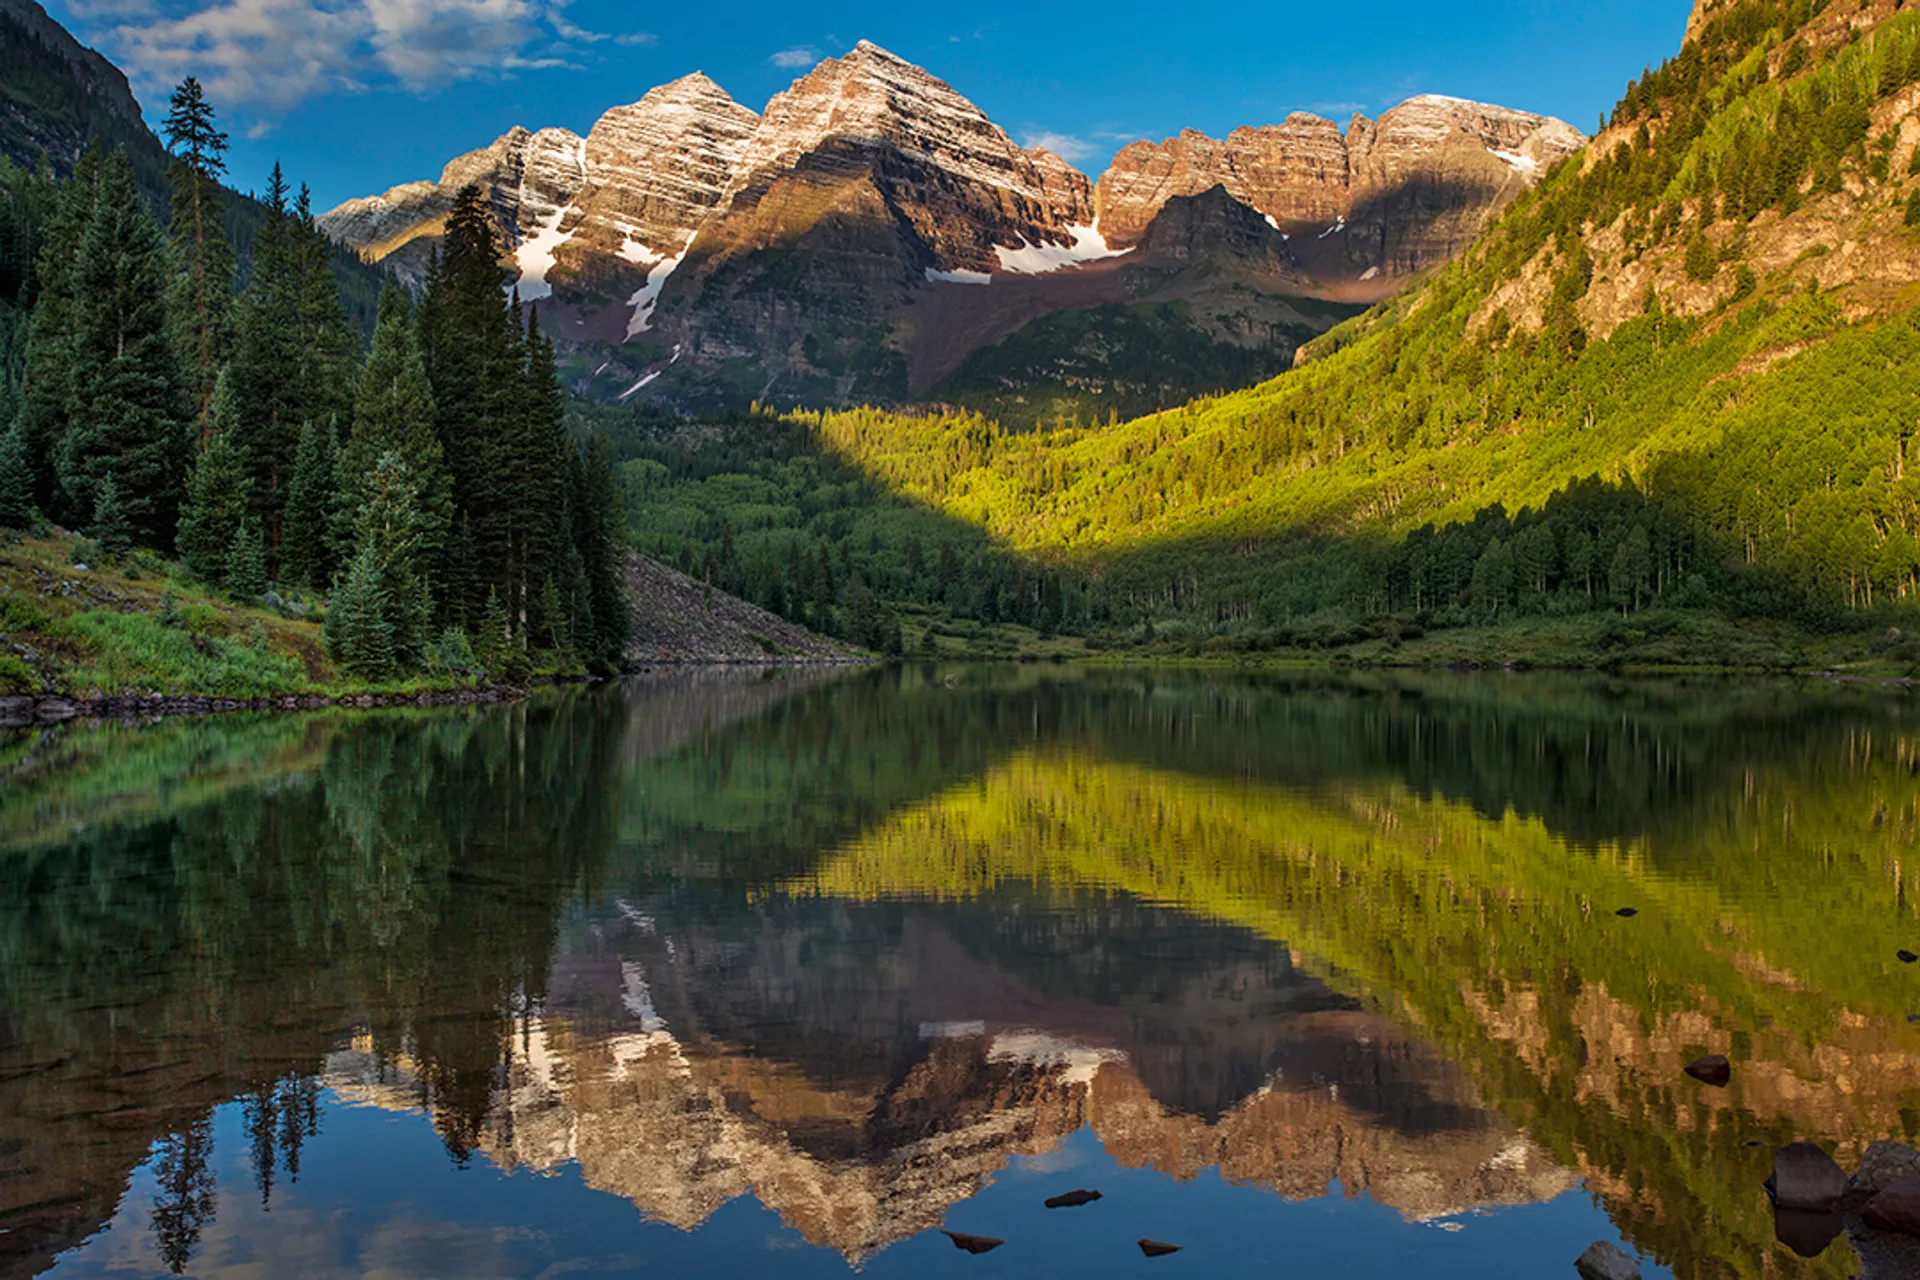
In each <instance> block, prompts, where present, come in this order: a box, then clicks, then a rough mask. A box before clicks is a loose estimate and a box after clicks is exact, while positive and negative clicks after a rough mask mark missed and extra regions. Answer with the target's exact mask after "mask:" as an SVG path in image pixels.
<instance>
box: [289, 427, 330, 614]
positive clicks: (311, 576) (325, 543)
mask: <svg viewBox="0 0 1920 1280" xmlns="http://www.w3.org/2000/svg"><path fill="white" fill-rule="evenodd" d="M336 457H337V451H336V449H335V447H334V431H333V424H332V422H330V421H329V422H326V423H319V422H309V423H308V424H307V425H306V426H305V427H304V428H303V429H302V430H301V432H300V448H299V450H298V452H296V453H295V454H294V459H293V482H292V483H291V484H290V485H288V486H287V511H286V517H285V519H284V520H283V522H282V534H281V541H280V581H281V582H282V583H283V584H285V585H288V586H296V587H308V588H312V589H314V590H319V589H321V588H323V587H325V586H326V585H327V583H328V582H330V581H332V579H333V567H334V565H335V564H336V563H337V558H336V556H335V552H334V548H335V542H334V538H333V528H332V518H333V506H334V495H335V488H334V463H335V458H336Z"/></svg>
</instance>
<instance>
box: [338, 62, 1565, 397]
mask: <svg viewBox="0 0 1920 1280" xmlns="http://www.w3.org/2000/svg"><path fill="white" fill-rule="evenodd" d="M1583 142H1584V139H1583V138H1582V137H1581V135H1580V134H1579V133H1578V132H1576V131H1575V130H1573V129H1572V128H1571V127H1569V126H1567V125H1565V124H1562V123H1561V122H1559V121H1555V120H1549V119H1547V118H1545V117H1542V116H1537V115H1531V114H1528V113H1525V112H1518V111H1509V110H1506V109H1504V108H1500V107H1492V106H1486V105H1484V104H1479V103H1472V102H1466V101H1464V100H1460V99H1454V98H1446V97H1441V96H1438V95H1428V96H1423V97H1420V98H1416V99H1413V100H1411V101H1409V102H1407V103H1404V104H1402V105H1401V106H1399V107H1396V108H1394V109H1393V110H1392V111H1389V112H1387V113H1386V114H1385V115H1384V116H1382V117H1381V118H1380V119H1379V120H1378V121H1373V120H1369V119H1367V118H1366V117H1364V116H1356V117H1354V119H1353V121H1352V122H1351V123H1350V125H1349V126H1348V127H1347V128H1346V129H1344V130H1343V129H1342V128H1341V127H1340V126H1338V125H1336V124H1334V123H1333V122H1332V121H1329V120H1325V119H1322V118H1320V117H1318V116H1313V115H1309V114H1306V113H1296V114H1294V115H1292V116H1289V117H1288V118H1287V119H1286V121H1285V122H1283V123H1282V124H1279V125H1269V126H1264V127H1260V128H1242V129H1237V130H1235V131H1234V132H1233V133H1232V134H1231V135H1229V136H1228V137H1227V138H1226V139H1223V140H1215V139H1210V138H1208V137H1206V136H1205V135H1204V134H1200V133H1198V132H1195V131H1192V130H1188V131H1185V132H1183V133H1181V134H1180V135H1179V136H1178V137H1176V138H1173V139H1168V140H1167V141H1165V142H1161V143H1157V144H1155V143H1146V142H1141V143H1135V144H1134V145H1132V146H1130V147H1128V148H1126V149H1125V150H1124V151H1122V152H1121V153H1120V155H1119V157H1118V158H1117V159H1116V160H1115V162H1114V164H1113V166H1112V168H1111V169H1109V170H1108V172H1107V173H1106V174H1105V175H1103V176H1102V177H1101V179H1100V181H1099V183H1098V184H1097V185H1096V184H1095V183H1094V182H1092V181H1090V180H1089V179H1088V177H1087V176H1086V175H1085V174H1082V173H1081V172H1079V171H1078V170H1077V169H1075V168H1074V167H1073V166H1072V165H1071V164H1069V163H1067V161H1065V160H1064V159H1062V158H1061V157H1060V156H1058V155H1056V154H1055V153H1053V152H1052V151H1049V150H1046V149H1044V148H1038V147H1035V148H1028V147H1023V146H1021V145H1019V144H1018V143H1017V142H1015V141H1014V140H1013V139H1012V138H1011V137H1009V136H1008V134H1007V133H1006V131H1005V130H1003V129H1002V128H1001V127H1000V126H999V125H997V124H995V123H994V122H993V121H992V120H991V119H990V118H988V116H987V114H986V113H985V112H984V111H982V110H981V109H980V108H979V107H978V106H977V105H976V104H975V103H973V102H972V101H970V100H969V99H968V98H967V97H966V96H965V95H963V94H962V93H960V92H959V91H958V90H956V89H955V88H954V87H953V86H952V85H950V84H948V83H947V82H946V81H944V80H942V79H940V78H939V77H938V76H936V75H934V74H932V73H931V72H929V71H928V70H926V69H925V68H923V67H920V66H917V65H915V64H914V63H912V62H909V61H907V60H906V59H905V58H902V57H900V56H899V55H897V54H894V53H892V52H890V51H889V50H887V49H884V48H882V47H881V46H879V45H877V44H874V43H873V42H871V41H866V40H863V41H861V42H860V43H858V44H857V45H855V46H854V47H853V48H852V49H851V50H849V51H848V52H846V53H845V54H842V55H840V56H838V57H834V58H828V59H825V60H823V61H822V62H820V63H819V64H818V65H817V66H815V67H813V68H812V69H811V70H809V71H807V72H806V73H805V74H804V75H801V76H799V77H798V78H796V79H795V80H794V81H793V83H792V84H791V85H790V86H789V87H788V88H787V89H785V90H784V91H782V92H780V93H777V94H775V95H774V96H773V98H772V99H771V100H770V101H769V102H768V103H767V105H766V107H765V109H764V111H761V112H755V111H753V110H751V109H749V108H747V107H745V106H742V105H741V104H739V103H738V102H735V101H734V100H733V98H732V97H730V96H729V95H728V94H727V92H726V91H725V90H724V89H723V88H721V86H719V85H718V84H716V83H715V82H714V81H713V80H712V79H711V78H709V77H707V76H706V75H704V74H701V73H699V72H695V73H693V74H691V75H687V76H684V77H681V78H680V79H678V80H675V81H673V82H671V83H669V84H665V85H661V86H659V87H658V88H655V89H653V90H650V91H649V92H648V93H646V94H645V95H644V96H643V97H641V98H640V99H639V100H638V101H637V102H634V103H632V104H630V105H627V106H623V107H616V108H614V109H612V110H611V111H608V112H607V113H606V114H605V115H604V116H602V117H601V118H600V120H599V121H598V122H597V123H596V124H595V125H594V127H593V128H592V129H591V130H590V131H589V132H588V134H587V136H586V137H585V138H580V137H578V136H577V135H575V134H572V133H570V132H568V131H566V130H560V129H550V130H541V131H539V132H529V131H528V130H526V129H520V128H516V129H514V130H511V131H509V132H508V133H507V134H506V135H504V136H502V137H501V138H500V139H498V140H496V141H495V142H494V143H493V144H492V145H491V146H489V147H486V148H483V149H481V150H479V151H475V152H471V153H468V154H467V155H465V156H461V157H459V158H457V159H455V160H454V161H452V162H451V163H449V164H448V166H447V167H446V169H445V171H443V173H442V174H441V177H440V180H439V181H438V182H437V183H424V182H423V183H408V184H405V185H403V186H400V187H396V188H394V189H393V190H391V191H389V192H386V193H385V194H383V195H380V196H375V197H371V198H368V199H364V200H355V201H349V202H347V203H346V204H343V205H341V206H340V207H339V208H337V209H335V210H333V211H331V212H329V213H327V214H325V215H323V217H322V218H321V225H322V226H323V227H324V228H325V229H326V231H327V232H328V233H329V234H330V235H332V236H334V237H335V238H336V239H338V240H340V241H342V242H344V243H346V244H348V245H351V246H352V247H354V248H357V249H359V250H360V251H361V252H362V253H364V254H366V255H367V256H369V257H372V258H376V259H379V260H382V261H385V262H388V263H390V264H391V265H392V266H393V267H394V268H395V269H397V270H398V271H399V272H400V273H401V274H402V275H403V276H415V277H417V275H418V273H419V272H420V271H421V270H422V269H423V268H424V265H425V262H426V261H427V258H428V255H429V253H430V249H431V245H432V244H433V242H434V239H435V237H436V236H437V235H438V232H439V226H440V221H441V220H442V219H443V218H444V216H445V214H446V211H447V209H448V208H449V207H450V206H451V203H452V199H453V195H454V193H455V192H456V191H457V190H458V189H459V187H460V186H461V185H463V184H465V183H469V182H475V183H479V184H481V185H482V186H483V187H486V188H487V189H488V191H489V194H490V196H491V198H492V200H493V205H494V208H495V210H496V211H497V212H498V214H499V218H500V225H501V227H502V230H503V231H504V233H505V235H506V238H507V241H508V243H509V245H510V246H511V248H512V251H513V261H512V263H511V264H510V265H511V267H512V269H513V271H514V274H515V280H516V282H517V283H518V285H519V286H520V288H521V292H522V295H523V296H525V297H539V298H548V297H551V298H552V299H553V301H552V303H550V304H549V306H548V307H547V308H545V309H543V315H547V316H550V317H551V318H552V319H553V320H554V322H555V324H556V327H557V331H558V332H559V333H560V335H561V337H562V338H563V340H565V341H566V342H568V343H570V344H573V345H576V346H578V345H583V344H585V345H593V344H604V345H605V347H607V348H609V350H608V352H607V353H606V355H605V356H603V357H601V358H598V359H597V360H596V366H597V367H601V368H612V369H614V373H615V376H619V375H620V374H621V373H622V372H624V373H625V375H626V378H627V381H626V383H625V385H623V386H620V387H618V388H614V390H617V391H626V392H629V393H631V392H633V391H637V390H638V389H640V388H641V387H643V386H650V385H654V384H655V383H656V382H658V381H660V380H661V379H666V381H665V384H664V385H665V386H670V385H672V384H673V382H674V381H676V380H677V381H682V382H684V381H685V380H686V379H687V378H689V377H701V376H706V374H704V373H702V372H701V371H707V372H708V373H710V372H712V371H714V370H717V369H719V368H720V367H721V366H723V365H726V366H729V367H735V368H738V367H742V366H741V362H742V361H745V362H747V364H748V365H752V366H756V367H758V368H760V369H762V370H764V371H765V372H766V374H767V375H768V377H767V378H766V379H764V380H763V381H762V383H761V386H760V388H759V389H760V390H762V391H764V392H766V393H767V394H769V395H774V398H776V399H778V398H780V397H779V396H778V395H777V394H776V389H777V388H779V387H780V386H782V385H786V386H789V387H791V388H792V391H791V393H790V395H791V398H792V399H793V400H796V401H799V402H809V401H816V402H837V401H843V400H846V399H849V398H881V399H898V398H903V397H906V396H908V395H909V394H910V392H911V390H912V388H911V387H910V386H909V385H908V384H909V382H912V383H915V384H919V383H921V382H923V381H924V377H926V376H933V375H934V374H937V373H938V371H939V370H941V369H945V368H950V367H952V366H953V364H954V363H955V362H957V361H958V360H959V359H960V358H961V357H963V356H964V355H965V354H966V352H967V351H968V350H970V349H972V348H973V347H975V346H978V345H979V344H981V343H983V342H993V341H998V340H999V339H1000V338H1002V337H1004V336H1005V335H1006V334H1007V333H1009V332H1011V330H1012V329H1015V328H1018V327H1019V326H1020V325H1021V324H1023V323H1025V322H1026V321H1027V320H1028V319H1031V318H1032V317H1034V316H1037V315H1044V314H1046V313H1048V312H1050V311H1053V310H1058V309H1060V308H1062V307H1069V306H1085V305H1089V304H1090V303H1092V302H1108V301H1127V300H1131V299H1134V298H1138V297H1144V296H1145V293H1143V291H1146V292H1152V291H1153V289H1156V288H1162V287H1165V285H1166V281H1165V280H1164V279H1161V280H1160V283H1159V284H1154V283H1153V282H1152V280H1150V278H1149V277H1150V276H1151V273H1150V272H1148V271H1147V270H1146V268H1147V267H1148V266H1149V265H1150V260H1151V259H1152V258H1153V257H1154V253H1155V250H1154V249H1153V248H1152V247H1151V246H1149V247H1145V248H1143V247H1142V246H1143V241H1144V238H1145V237H1146V235H1147V232H1148V229H1149V228H1150V227H1151V226H1152V224H1153V223H1154V221H1155V219H1156V217H1158V215H1159V214H1160V212H1161V211H1162V210H1163V209H1164V208H1165V207H1166V206H1167V204H1168V202H1169V201H1170V200H1173V199H1176V198H1179V197H1188V196H1199V195H1202V194H1204V193H1207V192H1209V191H1211V190H1212V189H1213V188H1215V187H1220V188H1222V189H1223V190H1224V192H1225V193H1226V195H1227V196H1228V197H1230V198H1231V199H1232V200H1233V201H1236V202H1238V203H1239V204H1241V205H1244V206H1245V207H1246V209H1248V210H1251V211H1252V213H1253V215H1254V216H1255V217H1256V218H1257V219H1263V220H1264V221H1265V223H1266V225H1267V226H1268V227H1269V228H1270V229H1271V230H1272V231H1274V232H1276V233H1278V234H1279V241H1278V243H1279V245H1280V246H1281V247H1280V248H1279V249H1278V250H1277V251H1276V252H1274V253H1267V252H1266V251H1265V250H1263V251H1262V252H1261V253H1260V254H1259V255H1256V256H1257V257H1258V258H1259V260H1260V261H1261V262H1262V263H1263V264H1265V265H1263V266H1262V268H1261V270H1262V272H1263V273H1264V274H1263V280H1262V282H1261V283H1260V284H1259V285H1258V286H1257V289H1256V292H1260V293H1266V292H1269V291H1271V290H1272V289H1275V288H1280V287H1282V284H1281V281H1282V280H1284V282H1285V284H1284V287H1285V288H1286V289H1287V290H1289V291H1291V292H1295V293H1297V292H1300V291H1306V292H1309V293H1313V292H1319V293H1321V294H1323V295H1324V296H1326V297H1328V298H1330V299H1336V300H1340V301H1356V302H1365V301H1372V300H1374V299H1377V298H1379V297H1382V296H1384V295H1385V294H1387V293H1389V292H1391V291H1392V290H1393V289H1394V288H1396V287H1398V286H1399V284H1400V283H1402V282H1403V281H1405V280H1406V279H1408V278H1409V277H1411V276H1413V275H1415V274H1417V273H1419V272H1422V271H1425V270H1427V269H1429V268H1431V267H1432V266H1435V265H1437V264H1439V263H1441V262H1444V261H1446V260H1448V259H1449V258H1451V257H1452V256H1454V255H1455V254H1457V253H1459V252H1460V251H1461V250H1462V249H1463V248H1464V247H1465V246H1466V245H1467V244H1469V243H1471V242H1472V240H1473V239H1474V237H1476V236H1477V235H1478V234H1479V233H1480V231H1481V229H1482V228H1483V227H1484V225H1485V223H1486V220H1487V219H1488V217H1490V216H1491V215H1492V213H1493V212H1494V211H1496V210H1497V209H1499V208H1501V207H1503V206H1504V205H1505V203H1506V202H1507V201H1509V200H1511V199H1512V198H1513V197H1514V196H1515V195H1517V194H1518V193H1519V192H1520V191H1522V190H1524V189H1525V188H1526V187H1527V186H1529V185H1531V184H1532V183H1533V182H1534V181H1536V180H1537V179H1538V177H1539V176H1540V175H1541V174H1542V173H1544V172H1545V170H1546V169H1547V168H1548V167H1550V166H1551V165H1552V163H1553V162H1554V161H1556V160H1558V159H1559V158H1561V157H1562V156H1564V155H1566V154H1568V153H1570V152H1571V151H1573V150H1576V149H1578V148H1579V146H1580V145H1582V143H1583ZM1196 211H1199V213H1200V214H1206V211H1213V213H1212V214H1208V215H1207V216H1216V215H1217V216H1219V217H1222V218H1225V219H1226V220H1227V221H1226V223H1224V224H1223V226H1222V228H1221V234H1210V233H1207V232H1206V231H1205V229H1203V228H1198V227H1195V226H1193V225H1192V224H1193V220H1194V218H1195V217H1196V216H1197V213H1196ZM1178 220H1179V224H1180V227H1181V230H1180V233H1179V235H1178V236H1173V237H1172V238H1169V237H1168V236H1167V235H1163V236H1162V237H1161V239H1160V241H1159V243H1175V242H1178V243H1180V244H1212V245H1222V244H1227V243H1238V242H1239V240H1240V239H1243V238H1244V236H1243V235H1242V233H1241V232H1239V231H1233V232H1231V233H1230V234H1229V233H1228V230H1229V227H1240V226H1241V225H1242V224H1243V223H1244V219H1242V218H1240V217H1239V216H1238V215H1234V214H1231V213H1230V212H1229V211H1226V210H1225V209H1224V206H1221V205H1220V204H1218V202H1217V201H1216V202H1211V203H1210V202H1202V203H1201V204H1200V205H1198V206H1195V207H1191V208H1189V207H1183V208H1182V209H1181V210H1180V211H1179V216H1178ZM1196 237H1197V238H1196ZM1180 261H1181V263H1183V264H1184V263H1188V262H1189V261H1190V260H1189V259H1187V258H1182V259H1180ZM1191 265H1194V266H1196V267H1197V266H1199V265H1202V264H1198V263H1193V264H1191ZM1269 268H1271V270H1269ZM1162 275H1163V276H1164V273H1162ZM1096 277H1097V278H1096ZM1269 277H1270V278H1269ZM996 284H998V285H999V286H1000V291H991V290H986V289H981V288H979V286H982V285H989V286H991V285H996ZM966 286H972V287H971V288H965V287H966ZM1016 286H1017V288H1018V289H1019V290H1020V300H1019V301H1018V302H1017V303H1015V304H1011V305H1010V304H1008V303H1005V302H1001V301H998V300H997V299H999V298H1000V295H1001V291H1004V290H1005V289H1007V288H1013V287H1016ZM956 287H961V288H962V292H964V293H966V294H967V295H968V297H969V298H971V301H968V300H966V299H956V298H952V297H949V296H948V295H949V294H951V293H952V291H953V290H954V289H955V288H956ZM1206 287H1215V286H1206ZM1218 287H1221V288H1224V287H1227V286H1225V285H1219V286H1218ZM1231 287H1232V288H1234V289H1243V288H1244V287H1247V282H1246V281H1244V280H1238V281H1236V283H1234V284H1233V285H1232V286H1231ZM929 290H932V291H935V292H936V293H938V294H940V296H941V298H942V299H943V300H941V301H939V302H938V304H937V305H936V306H934V307H932V309H931V310H927V309H924V308H923V309H922V310H919V311H915V310H913V308H914V307H916V306H917V305H918V304H919V302H920V300H922V299H923V298H924V297H925V296H926V295H927V293H928V291H929ZM1204 291H1205V289H1204V288H1203V289H1202V292H1204ZM1191 295H1192V290H1190V289H1189V290H1187V291H1186V292H1184V293H1182V294H1181V297H1182V305H1183V306H1187V307H1189V308H1191V306H1193V305H1196V304H1195V303H1194V302H1193V298H1192V296H1191ZM1197 305H1201V306H1206V305H1210V304H1207V303H1205V302H1204V300H1202V301H1201V302H1200V303H1199V304H1197ZM1241 329H1242V330H1243V331H1241V332H1239V333H1238V335H1237V336H1234V337H1233V338H1232V340H1233V341H1239V342H1245V343H1253V342H1265V341H1267V340H1268V336H1267V335H1266V333H1265V331H1264V330H1263V329H1260V328H1258V327H1257V326H1255V327H1253V328H1247V327H1246V326H1242V327H1241ZM1230 331H1231V326H1229V328H1228V329H1223V330H1222V333H1229V332H1230ZM629 344H636V345H633V346H631V347H629ZM617 348H628V349H627V350H621V351H616V350H612V349H617ZM910 369H911V370H930V371H932V373H928V374H925V375H923V374H921V373H909V372H908V371H909V370H910ZM669 373H671V374H672V375H673V377H672V378H670V379H668V378H666V375H667V374H669ZM662 389H664V386H663V387H662Z"/></svg>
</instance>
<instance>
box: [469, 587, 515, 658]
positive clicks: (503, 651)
mask: <svg viewBox="0 0 1920 1280" xmlns="http://www.w3.org/2000/svg"><path fill="white" fill-rule="evenodd" d="M475 653H476V655H477V656H478V657H479V660H480V665H481V666H483V667H485V668H486V669H487V671H488V672H489V673H490V674H493V675H505V674H506V673H507V671H508V669H509V667H510V666H511V665H512V663H513V661H514V659H515V657H516V656H517V653H516V651H515V649H514V647H513V639H512V636H511V635H510V634H509V633H508V629H507V607H506V606H505V605H503V604H501V603H500V593H499V592H498V591H490V592H488V593H487V607H486V608H485V609H483V610H482V611H481V613H480V643H479V645H478V646H477V648H476V650H475Z"/></svg>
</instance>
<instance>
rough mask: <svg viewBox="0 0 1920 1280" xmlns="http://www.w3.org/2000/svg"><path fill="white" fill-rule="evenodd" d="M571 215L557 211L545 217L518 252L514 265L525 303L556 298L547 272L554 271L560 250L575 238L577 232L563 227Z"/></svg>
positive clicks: (521, 296)
mask: <svg viewBox="0 0 1920 1280" xmlns="http://www.w3.org/2000/svg"><path fill="white" fill-rule="evenodd" d="M570 212H571V210H568V209H556V210H554V211H553V214H552V216H551V217H547V218H542V219H541V220H540V222H539V223H538V224H537V226H536V228H535V230H534V233H533V234H532V235H531V236H528V237H527V238H526V239H525V240H524V241H522V242H521V244H520V248H519V249H518V250H517V251H516V252H515V253H514V255H513V261H514V264H515V265H516V266H518V267H519V268H520V277H519V282H518V287H519V290H520V300H521V301H522V302H537V301H539V300H540V299H542V298H551V297H552V296H553V286H552V285H551V284H549V283H548V282H547V273H548V272H549V271H552V270H553V265H554V255H555V254H557V253H558V252H559V251H560V246H561V245H563V244H565V243H566V242H567V241H569V240H571V239H573V232H571V231H562V230H561V229H560V224H561V223H562V222H564V221H566V217H567V214H568V213H570Z"/></svg>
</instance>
